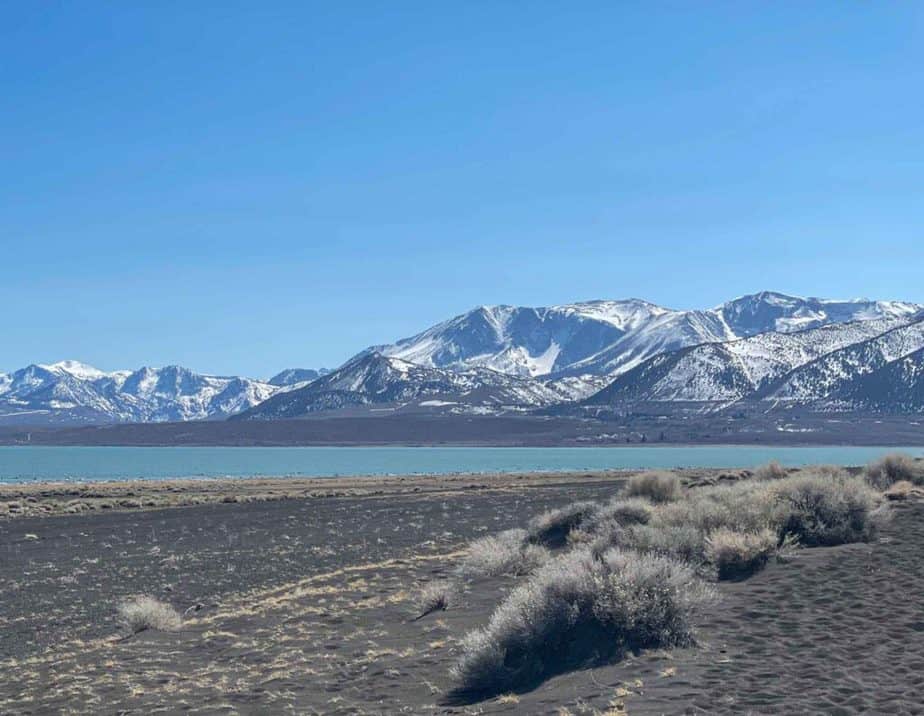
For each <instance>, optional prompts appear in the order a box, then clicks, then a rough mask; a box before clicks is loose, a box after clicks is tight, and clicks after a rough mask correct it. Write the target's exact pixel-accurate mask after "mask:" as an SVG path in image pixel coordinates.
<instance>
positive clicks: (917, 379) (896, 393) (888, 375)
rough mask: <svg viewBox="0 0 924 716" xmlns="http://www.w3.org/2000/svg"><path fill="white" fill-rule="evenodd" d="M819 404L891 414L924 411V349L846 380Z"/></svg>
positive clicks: (834, 408) (831, 407)
mask: <svg viewBox="0 0 924 716" xmlns="http://www.w3.org/2000/svg"><path fill="white" fill-rule="evenodd" d="M817 407H819V408H821V409H827V410H871V411H876V412H888V413H920V412H924V348H922V349H920V350H917V351H914V352H913V353H909V354H908V355H906V356H903V357H902V358H899V359H898V360H894V361H891V362H890V363H886V364H885V365H884V366H882V367H881V368H878V369H876V370H873V371H871V372H868V373H863V374H861V375H857V376H855V377H854V378H853V379H852V380H850V381H845V382H843V383H842V384H841V385H838V386H837V387H836V388H835V389H834V390H833V391H832V392H831V394H829V395H828V396H826V397H825V398H824V399H823V400H822V401H821V404H820V405H818V406H817Z"/></svg>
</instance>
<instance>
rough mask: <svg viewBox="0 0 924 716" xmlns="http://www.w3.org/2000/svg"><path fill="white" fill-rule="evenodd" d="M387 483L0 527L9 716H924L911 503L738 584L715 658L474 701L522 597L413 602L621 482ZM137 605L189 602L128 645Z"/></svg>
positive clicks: (722, 611)
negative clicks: (475, 552) (506, 620)
mask: <svg viewBox="0 0 924 716" xmlns="http://www.w3.org/2000/svg"><path fill="white" fill-rule="evenodd" d="M687 477H688V478H691V479H697V475H688V476H687ZM699 477H701V476H699ZM279 482H282V481H279ZM360 483H362V484H360ZM392 483H393V484H392V485H391V486H389V485H386V484H385V483H384V482H382V481H379V482H377V483H376V484H374V485H373V484H372V482H371V481H366V482H362V481H359V482H354V483H351V485H349V486H345V485H339V486H338V485H335V486H325V488H324V489H325V490H326V491H328V492H325V493H323V494H322V493H320V492H319V493H317V494H312V495H298V494H292V495H288V496H287V497H286V498H284V499H283V498H279V499H271V500H262V499H261V500H254V501H244V502H236V503H234V502H231V503H225V502H222V501H220V500H218V499H216V500H215V501H213V502H210V503H209V504H201V505H191V506H187V507H170V508H151V507H149V508H147V509H144V508H142V509H137V508H134V507H131V506H129V507H120V506H119V505H118V504H116V503H115V502H114V504H113V505H112V506H111V507H110V508H107V509H98V510H93V511H89V512H86V513H83V514H63V515H59V516H50V517H49V516H46V517H39V516H20V517H17V518H15V519H9V518H8V519H3V520H0V605H2V608H0V627H2V628H0V669H2V673H3V679H2V681H0V713H2V714H30V713H31V714H45V713H49V714H51V713H104V714H109V713H113V714H115V713H124V714H147V713H209V714H212V713H229V714H231V713H247V714H269V713H273V714H275V713H295V714H313V713H325V714H326V713H342V714H392V713H412V714H419V713H471V714H477V713H523V714H541V713H550V714H560V715H562V716H564V714H568V713H571V714H621V713H629V714H660V713H667V714H674V713H708V714H713V713H716V714H743V713H754V714H803V713H825V714H828V713H831V714H833V713H839V714H853V713H895V714H916V713H924V695H922V694H924V688H922V687H924V604H922V603H921V602H920V600H919V595H920V594H922V593H924V569H922V566H924V565H922V560H924V556H922V555H924V505H922V504H920V503H917V502H914V503H904V504H901V505H900V506H898V507H896V509H895V519H894V520H893V521H892V522H891V523H890V524H889V525H888V527H887V528H886V530H885V532H884V533H883V535H882V537H881V539H879V540H878V541H877V542H876V543H873V544H868V545H849V546H844V547H836V548H825V549H812V550H802V551H800V552H798V553H797V555H796V556H795V557H794V558H793V559H792V560H790V561H788V562H786V563H782V564H771V565H770V566H769V567H768V568H767V569H766V570H765V571H763V572H761V573H759V574H757V575H755V576H753V577H752V578H750V579H748V580H746V581H742V582H738V583H722V584H721V585H720V591H721V593H722V596H723V599H722V601H721V603H720V604H719V605H718V606H717V607H716V608H715V609H714V610H713V611H712V612H711V613H710V614H707V615H706V617H705V618H704V620H703V622H702V624H701V626H700V630H699V646H698V648H695V649H684V650H677V651H673V652H661V651H657V652H647V653H641V654H638V655H636V656H632V657H630V658H628V659H627V660H625V661H622V662H620V663H617V664H612V665H608V666H603V667H598V668H594V669H586V670H582V671H577V672H572V673H569V674H564V675H561V676H557V677H555V678H552V679H550V680H548V681H546V682H545V683H543V684H541V685H540V686H538V687H537V688H535V689H534V690H532V691H528V692H525V693H518V694H507V695H505V696H502V697H500V698H494V699H491V700H488V701H483V702H480V703H467V704H466V703H463V704H460V703H455V702H453V701H452V700H451V699H449V694H450V692H451V689H452V681H451V679H450V677H449V674H448V671H449V667H450V666H451V664H452V663H453V661H454V654H455V650H456V648H457V644H458V640H459V639H460V638H461V636H462V635H463V634H464V633H465V632H467V631H468V630H469V629H471V628H473V627H475V626H479V625H482V624H483V623H484V622H485V621H486V620H487V618H488V616H489V615H490V613H491V611H492V610H493V608H494V606H495V605H496V604H497V602H498V601H499V599H500V598H501V597H502V595H503V594H504V593H505V592H506V591H508V590H509V589H510V588H511V587H512V585H513V584H514V581H513V580H512V579H506V578H499V579H482V580H478V581H475V582H472V583H471V584H470V585H469V587H468V590H467V592H466V593H465V594H464V596H463V599H462V602H461V604H459V605H458V606H456V607H453V608H451V609H449V610H447V611H445V612H438V613H434V614H432V615H429V616H427V617H425V618H423V619H420V620H419V621H414V620H413V617H414V616H415V615H416V610H415V606H414V604H413V600H414V596H415V594H416V592H417V590H418V589H419V588H420V586H421V585H423V584H425V583H426V582H427V581H429V580H433V579H438V578H440V577H441V576H444V575H447V574H449V572H450V571H451V570H452V569H453V567H454V566H455V564H456V563H457V560H458V559H459V557H460V551H461V549H462V548H463V547H464V545H465V543H467V542H468V541H470V540H471V539H473V538H475V537H478V536H481V535H484V534H487V533H491V532H495V531H498V530H501V529H506V528H508V527H513V526H518V525H522V524H523V523H524V522H525V521H526V520H527V519H528V518H529V517H530V516H531V515H533V514H535V513H537V512H540V511H542V510H544V509H547V508H548V507H551V506H557V505H561V504H565V503H567V502H571V501H573V500H576V499H598V498H606V497H609V496H610V495H613V494H615V493H617V492H618V491H619V490H620V489H621V487H622V476H618V475H587V476H582V475H569V476H544V477H540V476H531V477H525V476H520V478H519V479H517V478H516V477H511V478H506V479H500V478H479V479H477V480H476V479H474V478H461V477H460V478H447V479H445V480H443V481H441V482H439V483H437V482H436V481H433V480H432V479H431V481H430V483H429V484H430V487H429V488H428V487H425V485H426V484H427V480H426V479H424V478H418V479H416V480H405V481H400V480H394V481H392ZM132 484H133V485H134V487H132V488H129V487H125V488H123V489H134V490H135V491H138V490H139V489H142V487H143V486H139V484H138V483H132ZM214 484H215V483H213V485H214ZM436 485H439V486H438V487H436ZM271 487H272V486H271V485H264V486H262V487H261V488H260V489H261V490H265V489H270V488H271ZM417 488H419V489H418V491H416V492H415V489H417ZM33 489H34V488H33ZM48 489H49V490H51V491H52V492H54V489H56V488H48ZM110 489H116V488H110ZM215 489H217V490H218V491H217V492H216V493H215V494H213V497H217V496H219V495H221V494H222V493H221V489H225V490H227V492H226V493H224V494H225V495H231V494H238V491H239V490H240V489H241V488H240V487H235V486H234V485H233V484H229V485H225V486H224V488H213V491H214V490H215ZM278 489H279V490H280V491H284V489H288V488H283V487H279V488H278ZM305 489H309V488H307V487H306V488H305ZM254 490H255V491H254V494H258V493H259V490H256V488H254ZM351 490H352V491H354V492H350V491H351ZM34 491H35V492H36V493H39V492H41V489H39V490H35V489H34ZM145 498H146V496H145V495H144V494H136V495H135V496H134V497H132V498H126V499H136V500H139V501H140V502H141V503H142V507H143V502H144V500H145ZM2 499H9V496H8V495H0V500H2ZM15 499H17V500H21V501H26V500H27V499H28V495H25V494H23V493H20V494H18V495H17V496H16V498H15ZM42 499H56V498H54V497H49V496H48V495H47V494H46V496H45V497H44V498H42V497H41V496H37V497H36V500H37V501H38V502H37V503H30V504H39V503H40V502H41V500H42ZM99 499H110V500H113V497H112V495H111V494H110V495H109V496H108V497H105V498H99ZM221 499H223V497H222V498H221ZM133 594H151V595H153V596H156V597H158V598H160V599H162V600H164V601H168V602H170V603H171V604H173V605H174V606H175V607H176V608H177V609H179V610H180V611H181V612H184V613H185V618H184V623H183V628H182V629H181V630H180V631H179V632H174V633H156V632H144V633H141V634H138V635H136V636H134V637H132V638H128V639H125V638H124V635H125V632H124V631H120V630H119V629H118V626H117V624H116V617H115V608H116V605H117V604H118V602H119V600H120V599H122V598H124V597H126V596H129V595H133Z"/></svg>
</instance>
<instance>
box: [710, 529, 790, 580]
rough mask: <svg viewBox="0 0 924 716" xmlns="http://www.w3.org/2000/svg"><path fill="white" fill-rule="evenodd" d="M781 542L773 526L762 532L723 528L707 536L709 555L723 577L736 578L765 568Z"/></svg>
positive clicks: (719, 574)
mask: <svg viewBox="0 0 924 716" xmlns="http://www.w3.org/2000/svg"><path fill="white" fill-rule="evenodd" d="M777 545H778V539H777V535H776V533H775V532H774V531H773V530H771V529H769V528H767V529H763V530H761V531H759V532H736V531H735V530H730V529H725V528H722V529H718V530H716V531H715V532H713V533H712V534H711V535H709V536H708V537H707V538H706V556H707V558H708V560H709V562H710V563H711V564H713V565H715V568H716V573H717V575H718V578H719V579H734V578H736V577H743V576H746V575H749V574H752V573H754V572H756V571H757V570H759V569H761V568H763V566H764V565H765V564H766V563H767V561H768V560H769V559H770V558H771V557H772V556H773V555H774V554H775V553H776V550H777Z"/></svg>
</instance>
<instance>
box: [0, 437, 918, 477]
mask: <svg viewBox="0 0 924 716" xmlns="http://www.w3.org/2000/svg"><path fill="white" fill-rule="evenodd" d="M895 450H901V451H903V452H908V453H911V454H912V455H924V448H894V447H889V448H885V447H756V446H755V447H752V446H727V447H726V446H708V447H608V448H591V447H586V448H477V447H474V448H442V447H433V448H423V447H412V448H408V447H367V448H354V447H329V448H328V447H305V448H259V447H201V448H197V447H152V448H147V447H18V446H15V447H0V482H33V481H39V480H73V481H78V480H81V481H99V480H117V479H143V480H158V479H165V478H171V477H196V478H218V477H241V478H244V477H264V476H275V477H335V476H343V475H410V474H422V473H424V474H426V473H429V474H446V473H456V472H471V473H478V472H523V471H533V470H540V471H549V472H555V471H564V470H601V469H607V468H609V469H626V468H672V467H754V466H756V465H761V464H763V463H766V462H768V461H769V460H779V461H780V462H781V463H783V464H784V465H787V466H799V465H809V464H819V463H835V464H839V465H863V464H866V463H867V462H869V461H870V460H872V459H874V458H876V457H878V456H880V455H883V454H885V453H887V452H892V451H895Z"/></svg>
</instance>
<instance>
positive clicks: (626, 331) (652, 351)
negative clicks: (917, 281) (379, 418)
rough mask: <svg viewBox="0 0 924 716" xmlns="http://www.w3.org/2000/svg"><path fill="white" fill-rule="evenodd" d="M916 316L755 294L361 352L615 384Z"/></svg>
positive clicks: (626, 308)
mask: <svg viewBox="0 0 924 716" xmlns="http://www.w3.org/2000/svg"><path fill="white" fill-rule="evenodd" d="M920 309H921V307H920V306H917V305H915V304H911V303H903V302H899V301H868V300H865V299H857V300H853V301H831V300H826V299H819V298H796V297H792V296H786V295H784V294H780V293H772V292H763V293H759V294H754V295H751V296H743V297H741V298H737V299H735V300H733V301H729V302H728V303H725V304H722V305H721V306H718V307H716V308H713V309H710V310H692V311H677V310H672V309H668V308H663V307H661V306H656V305H654V304H651V303H648V302H646V301H641V300H638V299H628V300H624V301H589V302H585V303H574V304H568V305H564V306H553V307H549V308H524V307H514V306H481V307H479V308H476V309H474V310H472V311H469V312H468V313H465V314H463V315H461V316H456V317H455V318H452V319H450V320H448V321H445V322H443V323H440V324H437V325H436V326H433V327H431V328H428V329H427V330H426V331H423V332H422V333H419V334H417V335H416V336H412V337H410V338H404V339H402V340H399V341H397V342H396V343H392V344H390V345H384V346H374V347H373V348H370V349H368V351H369V352H378V353H381V354H382V355H386V356H393V357H396V358H401V359H402V360H407V361H410V362H412V363H418V364H420V365H426V366H430V367H434V368H450V369H454V370H457V369H464V368H472V367H484V368H491V369H492V370H496V371H498V372H501V373H508V374H510V375H516V376H520V377H544V376H558V375H572V376H573V375H608V376H612V377H615V376H618V375H620V374H621V373H624V372H626V371H628V370H631V369H632V368H634V367H635V366H637V365H640V364H641V363H643V362H644V361H646V360H647V359H649V358H651V357H653V356H655V355H659V354H661V353H664V352H667V351H674V350H678V349H681V348H685V347H688V346H693V345H698V344H700V343H712V342H725V341H732V340H737V339H740V338H746V337H749V336H753V335H757V334H759V333H764V332H767V331H776V332H783V333H788V332H792V331H797V330H803V329H806V328H815V327H818V326H823V325H829V324H835V323H847V322H853V321H867V320H875V319H882V318H897V319H900V318H908V317H910V316H912V315H914V314H915V313H916V312H917V311H918V310H920Z"/></svg>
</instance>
